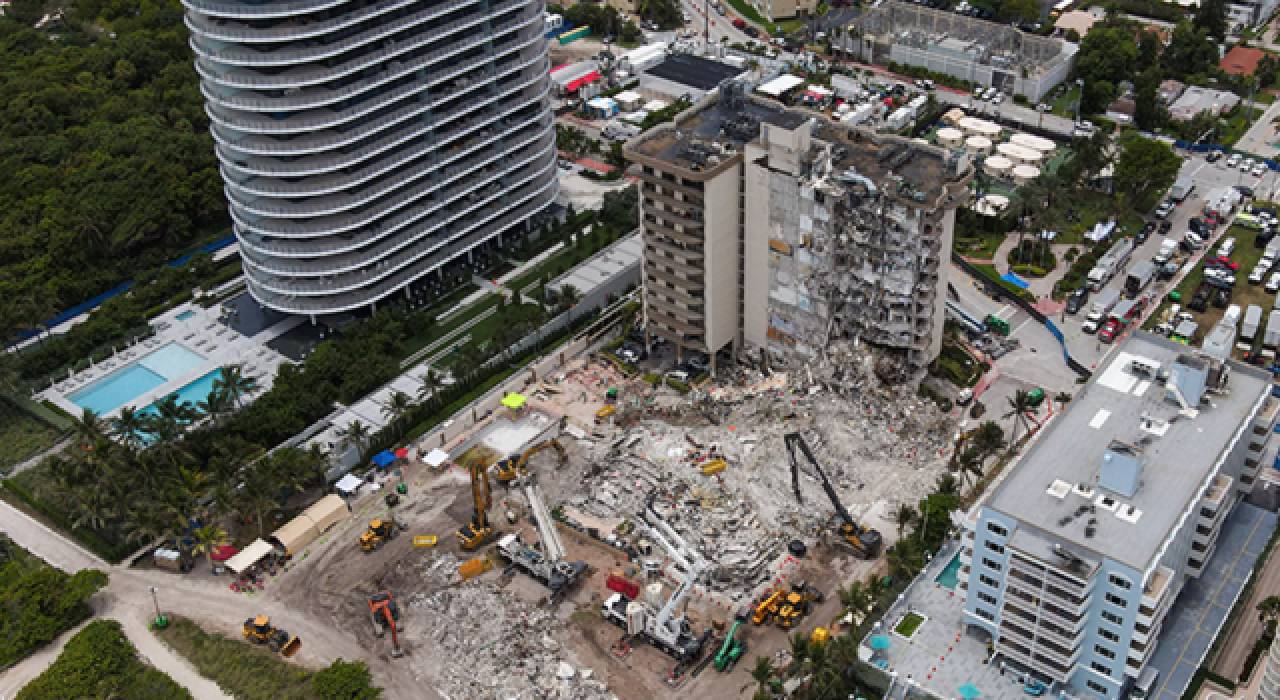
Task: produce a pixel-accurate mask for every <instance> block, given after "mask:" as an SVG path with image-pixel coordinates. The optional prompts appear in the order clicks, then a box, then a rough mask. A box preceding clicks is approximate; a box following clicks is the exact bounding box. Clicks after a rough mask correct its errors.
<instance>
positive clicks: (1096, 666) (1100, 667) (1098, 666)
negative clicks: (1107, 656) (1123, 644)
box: [1089, 661, 1111, 678]
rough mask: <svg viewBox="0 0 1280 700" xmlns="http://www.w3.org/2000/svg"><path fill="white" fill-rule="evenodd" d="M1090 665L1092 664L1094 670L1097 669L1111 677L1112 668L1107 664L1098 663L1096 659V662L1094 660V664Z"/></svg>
mask: <svg viewBox="0 0 1280 700" xmlns="http://www.w3.org/2000/svg"><path fill="white" fill-rule="evenodd" d="M1089 666H1090V668H1092V669H1093V670H1095V671H1097V672H1098V673H1101V674H1102V675H1104V676H1106V677H1108V678H1110V677H1111V669H1109V668H1107V667H1106V666H1103V665H1102V664H1100V663H1098V662H1097V661H1094V662H1093V663H1092V664H1090V665H1089Z"/></svg>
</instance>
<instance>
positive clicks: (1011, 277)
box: [1000, 272, 1031, 289]
mask: <svg viewBox="0 0 1280 700" xmlns="http://www.w3.org/2000/svg"><path fill="white" fill-rule="evenodd" d="M1000 279H1002V280H1004V281H1005V282H1008V283H1009V284H1012V285H1013V286H1015V287H1017V288H1018V289H1026V288H1027V287H1030V286H1031V285H1030V284H1028V283H1026V282H1024V281H1023V280H1022V278H1021V277H1019V276H1017V275H1015V274H1013V273H1012V272H1009V273H1005V274H1003V275H1000Z"/></svg>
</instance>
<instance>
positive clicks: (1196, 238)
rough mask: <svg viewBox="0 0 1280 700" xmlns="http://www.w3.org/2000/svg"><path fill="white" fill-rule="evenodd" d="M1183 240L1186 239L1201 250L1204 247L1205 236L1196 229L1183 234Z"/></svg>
mask: <svg viewBox="0 0 1280 700" xmlns="http://www.w3.org/2000/svg"><path fill="white" fill-rule="evenodd" d="M1182 240H1183V241H1186V243H1187V244H1188V245H1190V246H1191V247H1192V248H1194V249H1196V250H1199V249H1201V248H1203V247H1204V238H1203V237H1202V236H1200V235H1199V234H1197V233H1196V232H1195V231H1187V232H1186V233H1184V234H1182Z"/></svg>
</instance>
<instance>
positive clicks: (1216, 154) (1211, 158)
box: [1204, 151, 1222, 163]
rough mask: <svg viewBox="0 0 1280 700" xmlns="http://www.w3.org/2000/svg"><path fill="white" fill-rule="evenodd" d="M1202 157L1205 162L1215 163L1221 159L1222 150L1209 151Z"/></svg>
mask: <svg viewBox="0 0 1280 700" xmlns="http://www.w3.org/2000/svg"><path fill="white" fill-rule="evenodd" d="M1204 159H1205V160H1206V161H1207V162H1210V163H1216V162H1218V161H1219V160H1221V159H1222V151H1209V153H1208V155H1206V156H1205V157H1204Z"/></svg>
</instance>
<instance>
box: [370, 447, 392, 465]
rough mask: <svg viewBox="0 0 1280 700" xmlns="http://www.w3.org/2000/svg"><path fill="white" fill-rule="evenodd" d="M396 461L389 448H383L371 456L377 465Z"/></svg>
mask: <svg viewBox="0 0 1280 700" xmlns="http://www.w3.org/2000/svg"><path fill="white" fill-rule="evenodd" d="M394 461H396V456H395V455H393V454H391V451H390V450H383V451H381V452H379V453H378V454H376V455H374V456H373V463H374V464H376V465H378V466H379V467H385V466H387V465H389V464H391V463H392V462H394Z"/></svg>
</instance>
